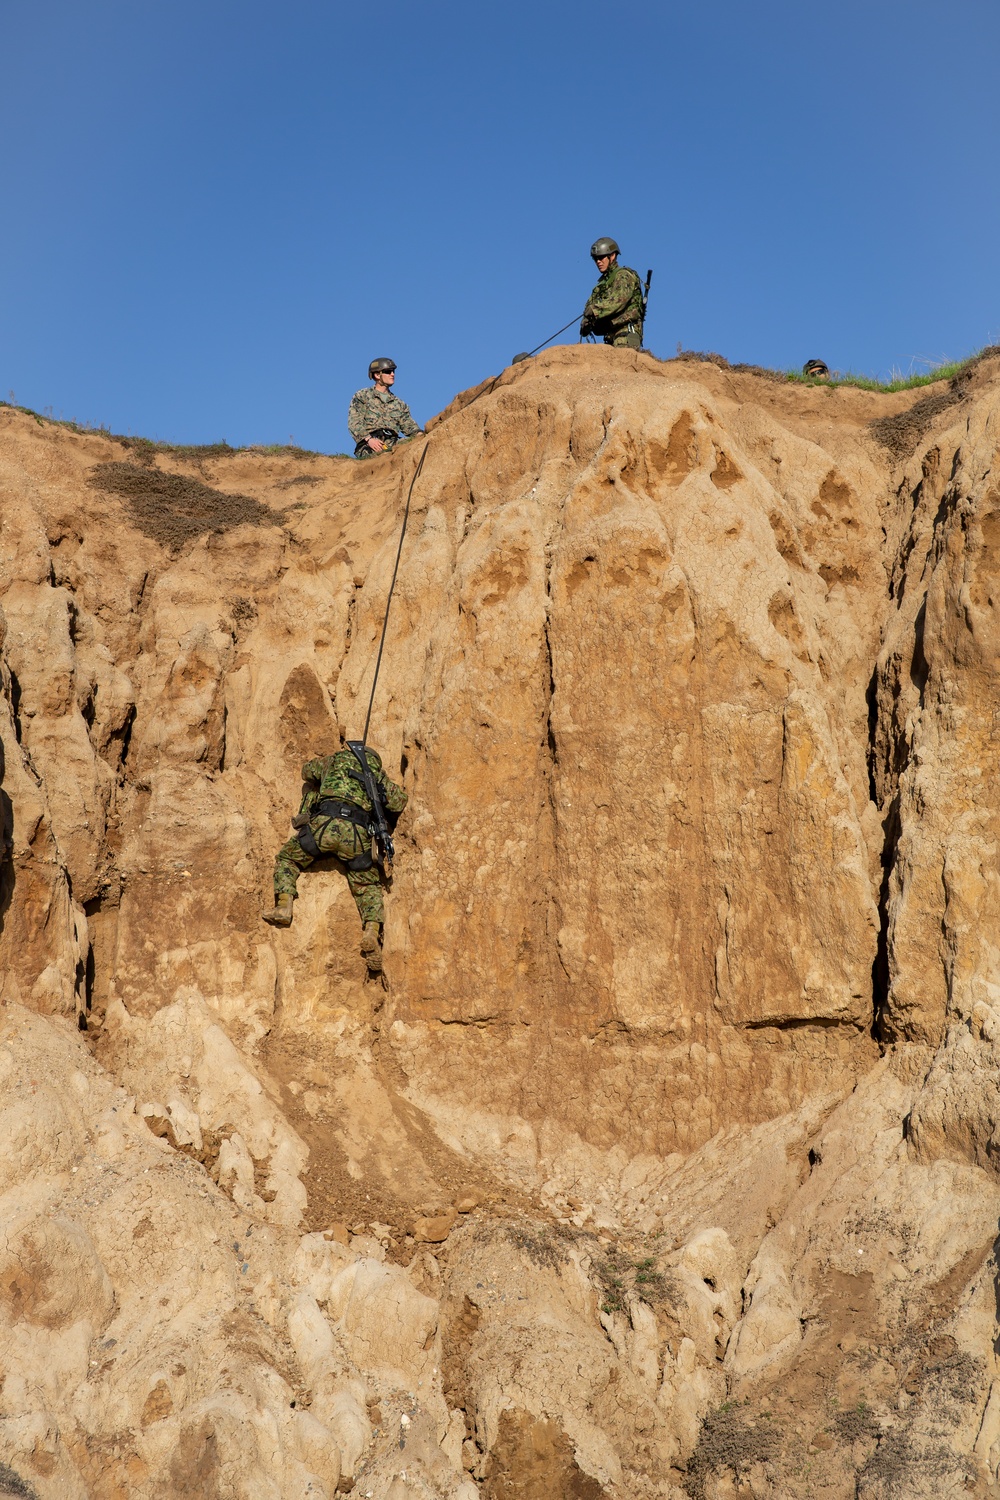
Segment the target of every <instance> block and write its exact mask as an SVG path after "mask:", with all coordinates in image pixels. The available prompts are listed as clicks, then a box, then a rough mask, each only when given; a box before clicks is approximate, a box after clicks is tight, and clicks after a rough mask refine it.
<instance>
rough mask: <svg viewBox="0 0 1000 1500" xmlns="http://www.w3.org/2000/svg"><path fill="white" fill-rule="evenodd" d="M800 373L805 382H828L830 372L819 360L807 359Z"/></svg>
mask: <svg viewBox="0 0 1000 1500" xmlns="http://www.w3.org/2000/svg"><path fill="white" fill-rule="evenodd" d="M802 373H803V375H804V376H805V377H806V379H807V380H828V379H829V378H830V371H829V369H828V368H827V366H826V365H825V364H824V363H823V361H822V360H821V359H807V360H806V362H805V364H804V365H803V366H802Z"/></svg>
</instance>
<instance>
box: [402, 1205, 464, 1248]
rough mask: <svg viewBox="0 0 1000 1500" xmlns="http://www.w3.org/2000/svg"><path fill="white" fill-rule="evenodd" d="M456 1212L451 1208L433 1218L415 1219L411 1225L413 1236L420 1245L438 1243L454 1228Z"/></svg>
mask: <svg viewBox="0 0 1000 1500" xmlns="http://www.w3.org/2000/svg"><path fill="white" fill-rule="evenodd" d="M457 1218H458V1214H457V1213H456V1212H455V1210H454V1209H453V1208H449V1209H448V1211H447V1212H446V1213H443V1214H435V1216H434V1217H433V1218H420V1219H417V1220H416V1222H415V1223H414V1225H413V1238H414V1239H415V1240H416V1241H417V1243H418V1244H421V1245H440V1244H441V1242H442V1240H446V1239H447V1238H448V1236H449V1234H450V1233H451V1231H452V1229H453V1228H454V1225H455V1221H456V1219H457Z"/></svg>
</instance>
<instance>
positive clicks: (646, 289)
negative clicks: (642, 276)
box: [642, 271, 653, 323]
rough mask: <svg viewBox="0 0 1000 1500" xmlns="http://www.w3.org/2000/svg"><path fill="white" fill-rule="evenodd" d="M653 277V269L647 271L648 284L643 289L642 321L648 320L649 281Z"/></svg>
mask: <svg viewBox="0 0 1000 1500" xmlns="http://www.w3.org/2000/svg"><path fill="white" fill-rule="evenodd" d="M652 279H653V273H652V271H647V272H646V285H645V286H644V287H643V289H642V321H643V322H644V323H645V321H646V305H647V303H648V302H649V283H650V282H651V281H652Z"/></svg>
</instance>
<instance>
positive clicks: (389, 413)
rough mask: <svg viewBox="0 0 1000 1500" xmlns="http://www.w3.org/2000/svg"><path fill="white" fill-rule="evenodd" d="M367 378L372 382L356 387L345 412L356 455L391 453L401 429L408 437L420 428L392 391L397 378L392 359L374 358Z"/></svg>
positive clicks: (416, 432) (412, 435)
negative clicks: (372, 383) (372, 382)
mask: <svg viewBox="0 0 1000 1500" xmlns="http://www.w3.org/2000/svg"><path fill="white" fill-rule="evenodd" d="M368 378H369V380H374V382H375V384H374V385H373V386H371V387H370V388H369V387H366V388H364V389H363V390H360V391H355V393H354V395H353V396H352V397H351V405H350V408H349V410H348V413H347V426H348V428H349V430H350V434H351V437H352V438H353V439H354V442H355V448H354V457H355V458H374V457H375V456H376V454H378V453H391V452H392V450H393V448H395V446H396V444H397V443H398V442H399V434H400V433H402V434H403V436H404V437H407V438H414V437H419V436H420V428H419V427H418V426H417V424H416V422H415V421H414V420H413V417H412V416H411V415H410V408H409V407H408V406H407V404H406V402H405V401H400V399H399V397H398V396H394V395H393V394H392V386H393V383H394V381H395V379H396V364H395V361H394V360H391V359H373V360H372V362H371V364H370V365H369V366H368Z"/></svg>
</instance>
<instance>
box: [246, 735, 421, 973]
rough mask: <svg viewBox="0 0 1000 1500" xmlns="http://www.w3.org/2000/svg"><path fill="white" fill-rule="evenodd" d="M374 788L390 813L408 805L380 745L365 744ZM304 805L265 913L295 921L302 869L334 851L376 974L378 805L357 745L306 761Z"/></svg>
mask: <svg viewBox="0 0 1000 1500" xmlns="http://www.w3.org/2000/svg"><path fill="white" fill-rule="evenodd" d="M365 759H366V760H367V762H368V770H369V772H370V783H371V788H370V789H371V790H372V791H373V792H374V794H375V795H376V796H377V797H379V798H381V800H382V802H383V804H384V806H385V807H386V808H387V809H388V810H389V812H391V813H400V812H402V810H403V808H404V807H405V806H406V793H405V792H404V790H403V788H402V787H401V786H397V785H396V783H395V782H394V781H390V780H389V778H388V776H387V775H386V774H385V772H384V771H383V769H382V761H381V759H380V757H379V755H378V754H377V752H376V751H374V750H372V749H370V748H368V747H366V749H365ZM302 780H303V781H304V782H305V783H306V789H305V793H304V795H303V798H302V805H301V807H300V809H299V811H298V813H297V814H296V816H295V817H294V818H293V819H292V827H293V828H296V829H297V830H298V832H297V833H296V834H294V835H293V836H292V837H291V838H290V839H289V840H288V842H287V843H285V844H282V846H281V848H280V849H279V850H278V854H277V858H276V859H275V861H274V908H273V910H271V911H265V912H264V913H263V914H262V915H263V917H264V921H265V922H270V924H271V926H272V927H291V925H292V903H293V902H294V900H295V896H296V887H297V886H298V880H299V875H300V874H301V872H302V871H303V870H308V868H309V866H310V865H311V864H312V862H313V860H314V859H318V858H319V856H320V855H322V854H333V855H336V857H337V858H338V859H339V860H340V861H341V862H342V864H343V865H344V866H345V873H346V875H347V884H348V887H349V889H350V892H351V895H352V896H353V897H354V904H355V906H356V907H357V908H358V915H359V916H360V918H361V921H362V924H363V926H362V933H361V952H362V953H363V954H364V958H365V962H366V963H367V965H368V968H369V969H370V971H371V972H372V973H373V974H377V973H379V972H380V971H381V968H382V923H383V921H384V919H385V914H384V910H383V905H382V880H381V875H380V872H379V867H378V864H377V862H376V861H375V859H374V858H373V856H372V825H373V818H374V815H375V809H373V807H372V799H371V797H370V796H369V787H367V786H366V784H365V777H364V773H363V771H362V769H361V765H360V762H359V760H358V757H357V756H356V755H355V754H354V752H353V750H338V751H337V753H336V754H335V755H319V756H317V757H316V758H315V759H314V760H307V761H306V763H305V765H304V766H303V767H302Z"/></svg>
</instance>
